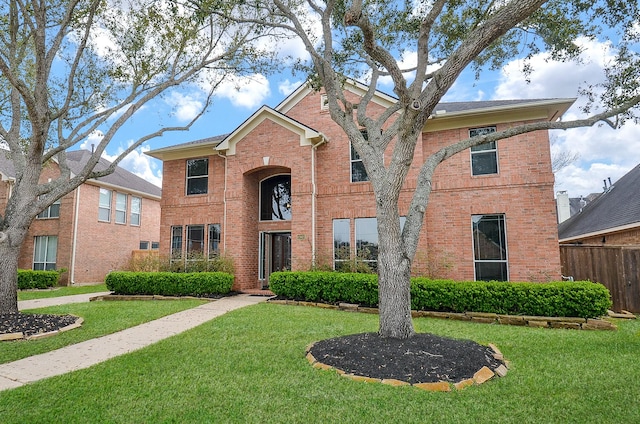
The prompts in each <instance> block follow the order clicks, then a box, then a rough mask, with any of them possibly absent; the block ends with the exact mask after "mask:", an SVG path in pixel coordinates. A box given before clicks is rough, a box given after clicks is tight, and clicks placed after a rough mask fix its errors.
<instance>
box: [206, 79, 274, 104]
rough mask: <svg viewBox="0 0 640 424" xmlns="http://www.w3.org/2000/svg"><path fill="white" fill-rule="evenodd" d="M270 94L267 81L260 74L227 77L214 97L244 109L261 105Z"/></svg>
mask: <svg viewBox="0 0 640 424" xmlns="http://www.w3.org/2000/svg"><path fill="white" fill-rule="evenodd" d="M270 94H271V89H270V88H269V80H267V78H266V77H265V76H264V75H261V74H253V75H250V76H246V77H237V76H229V77H228V78H227V80H226V81H224V82H223V83H222V84H220V86H219V87H218V89H217V91H216V97H222V98H226V99H229V101H231V103H232V104H233V105H234V106H238V107H243V108H246V109H254V108H256V107H258V106H260V105H262V104H263V103H264V101H265V99H266V98H267V97H269V95H270Z"/></svg>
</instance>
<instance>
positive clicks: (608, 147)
mask: <svg viewBox="0 0 640 424" xmlns="http://www.w3.org/2000/svg"><path fill="white" fill-rule="evenodd" d="M578 43H579V45H581V46H582V47H583V49H584V53H583V54H582V57H581V59H582V63H581V64H576V63H574V62H558V61H553V60H551V59H550V57H549V55H548V54H546V53H541V54H539V55H536V56H535V57H534V58H533V59H532V61H531V64H532V66H533V69H534V70H533V72H532V74H531V75H530V76H529V77H530V83H527V82H526V80H525V76H524V75H523V74H522V72H521V68H522V63H521V62H520V61H517V60H516V61H512V62H510V63H509V64H507V65H506V66H505V67H504V68H503V70H502V73H501V76H500V81H499V82H498V85H497V86H496V88H495V91H494V96H493V98H494V99H518V98H530V99H534V98H574V97H578V90H579V87H580V85H582V84H584V83H586V82H588V83H589V84H597V83H599V82H602V81H604V71H603V68H604V66H605V64H606V63H607V62H608V61H609V60H611V59H612V58H613V53H614V52H612V50H611V46H610V44H609V43H608V42H598V41H594V40H585V39H580V40H578ZM584 104H585V99H583V98H579V97H578V99H577V100H576V102H575V104H574V106H572V107H571V108H570V109H569V110H568V111H567V113H565V115H564V117H563V120H565V121H570V120H574V119H577V118H583V117H585V115H584V114H583V113H582V112H581V111H580V106H581V105H584ZM553 133H554V136H555V137H556V144H555V145H554V149H556V150H565V151H568V152H571V153H576V154H578V156H579V159H578V160H577V161H576V162H574V163H573V164H571V165H570V166H567V167H565V168H564V169H562V170H560V171H559V172H557V173H556V190H565V191H567V192H568V193H569V196H571V197H579V196H580V195H584V196H586V195H588V194H589V193H592V192H599V191H602V186H603V182H602V180H604V179H608V178H611V180H612V181H613V182H615V181H616V180H617V179H618V178H620V177H621V176H622V175H624V174H625V173H626V172H628V171H629V170H630V169H631V168H633V167H634V166H635V165H637V164H638V163H639V162H640V125H636V124H633V123H632V122H627V123H626V124H625V126H624V127H622V128H620V129H618V130H613V129H611V128H610V127H609V126H607V125H596V126H593V127H585V128H576V129H572V130H567V131H555V132H553Z"/></svg>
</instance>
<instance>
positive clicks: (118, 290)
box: [105, 271, 233, 296]
mask: <svg viewBox="0 0 640 424" xmlns="http://www.w3.org/2000/svg"><path fill="white" fill-rule="evenodd" d="M105 283H106V284H107V289H109V290H111V291H112V292H113V293H115V294H122V295H161V296H209V295H216V294H226V293H229V292H230V291H231V287H232V286H233V275H231V274H228V273H225V272H195V273H173V272H124V271H114V272H110V273H109V274H108V275H107V276H106V278H105Z"/></svg>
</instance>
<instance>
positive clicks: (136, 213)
mask: <svg viewBox="0 0 640 424" xmlns="http://www.w3.org/2000/svg"><path fill="white" fill-rule="evenodd" d="M140 209H142V199H141V198H140V197H136V196H131V222H130V223H131V225H134V226H139V225H140Z"/></svg>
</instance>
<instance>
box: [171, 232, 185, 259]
mask: <svg viewBox="0 0 640 424" xmlns="http://www.w3.org/2000/svg"><path fill="white" fill-rule="evenodd" d="M180 258H182V226H180V225H175V226H172V227H171V259H180Z"/></svg>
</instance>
